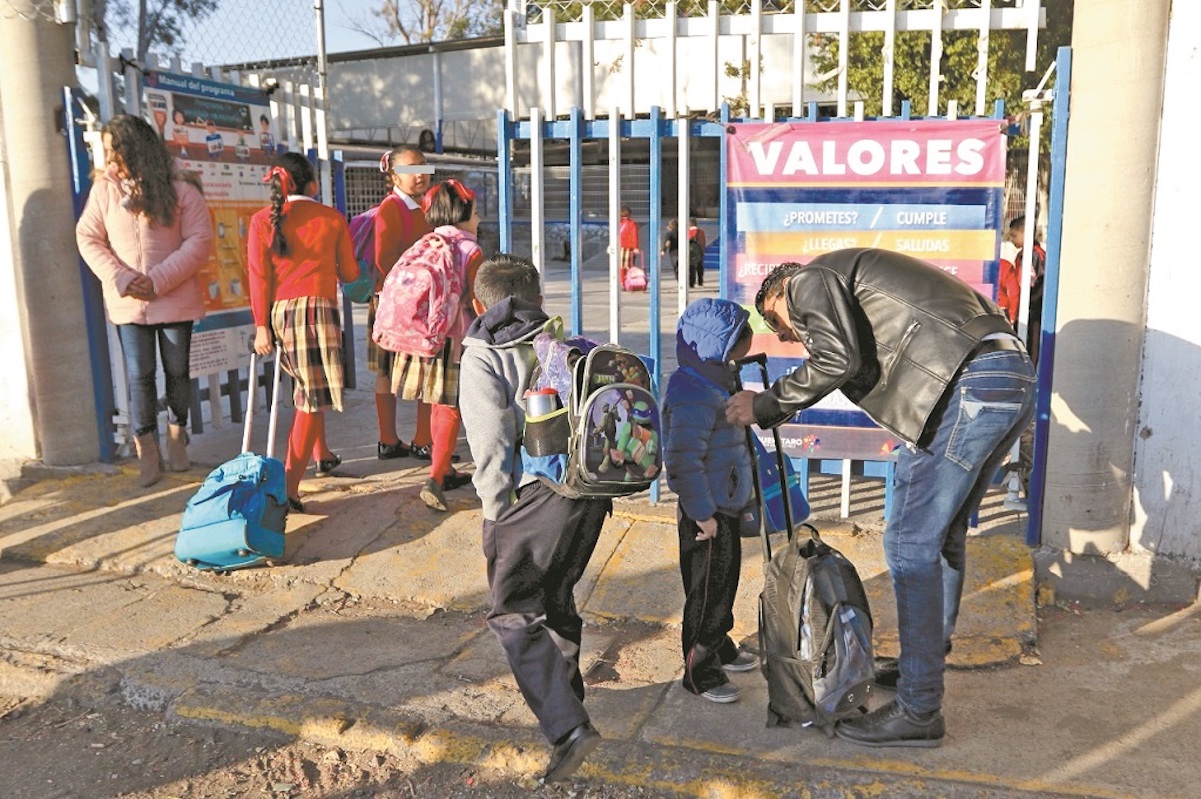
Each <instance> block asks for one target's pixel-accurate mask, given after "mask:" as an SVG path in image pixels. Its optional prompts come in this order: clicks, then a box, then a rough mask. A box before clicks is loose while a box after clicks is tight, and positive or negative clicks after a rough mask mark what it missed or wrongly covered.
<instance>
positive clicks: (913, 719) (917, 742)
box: [834, 699, 947, 749]
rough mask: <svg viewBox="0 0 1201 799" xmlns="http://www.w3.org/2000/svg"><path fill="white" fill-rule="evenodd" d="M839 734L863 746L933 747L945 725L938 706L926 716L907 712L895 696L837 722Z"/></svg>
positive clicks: (939, 738)
mask: <svg viewBox="0 0 1201 799" xmlns="http://www.w3.org/2000/svg"><path fill="white" fill-rule="evenodd" d="M834 731H835V732H836V733H837V734H838V737H839V738H844V739H846V740H848V741H852V742H854V743H857V744H861V745H863V746H910V747H919V748H923V749H933V748H935V747H938V746H942V739H943V737H944V736H945V735H946V734H947V725H946V722H945V721H944V720H943V717H942V713H940V712H938V711H937V710H936V711H934V712H933V713H931V714H929V716H928V718H922V717H919V716H917V715H915V714H913V713H909V712H908V711H907V710H905V709H904V708H903V707H901V705H900V704H899V703H898V702H897V701H896V700H895V699H894V700H893V701H892V702H889V703H888V704H887V705H884V706H883V707H880V708H876V709H875V710H873V711H872V712H871V713H868V714H867V715H866V716H861V717H860V718H857V719H847V720H845V721H840V722H838V726H837V727H835V728H834Z"/></svg>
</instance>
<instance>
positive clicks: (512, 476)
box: [459, 297, 548, 521]
mask: <svg viewBox="0 0 1201 799" xmlns="http://www.w3.org/2000/svg"><path fill="white" fill-rule="evenodd" d="M547 321H548V318H547V316H546V313H545V312H544V311H543V310H542V308H541V307H539V306H537V305H535V304H533V303H530V302H526V301H524V300H520V299H517V298H516V297H507V298H506V299H504V300H502V301H501V302H499V303H497V304H496V305H494V306H492V307H491V308H489V309H488V310H487V311H485V312H484V314H483V316H480V317H479V318H478V319H476V320H475V321H474V322H473V323H472V325H471V327H470V329H468V331H467V336H466V338H464V339H463V359H462V362H461V364H460V371H459V411H460V412H461V413H462V415H463V427H464V428H465V429H466V430H467V444H468V446H470V447H471V459H472V461H474V463H475V476H474V477H473V478H472V482H473V483H474V485H475V491H476V493H477V494H478V495H479V497H480V501H481V502H482V503H483V505H484V518H485V519H487V520H489V521H496V520H497V519H499V518H500V516H501V515H502V514H503V513H504V512H505V510H506V509H508V507H509V506H510V505H512V504H513V502H514V500H515V491H516V489H517V488H519V487H520V486H523V485H525V484H526V483H532V482H535V481H536V480H537V479H538V478H536V477H534V476H532V475H527V474H525V473H524V472H523V471H522V468H521V452H520V441H521V433H522V430H523V429H524V428H525V404H524V401H523V395H524V394H525V389H526V386H527V385H528V383H529V378H530V372H531V371H532V369H533V367H534V364H535V363H536V362H537V360H538V359H537V356H536V355H535V354H534V348H533V346H532V342H533V339H534V336H535V335H537V334H538V333H539V332H541V331H542V329H543V328H544V327H545V326H546V323H547Z"/></svg>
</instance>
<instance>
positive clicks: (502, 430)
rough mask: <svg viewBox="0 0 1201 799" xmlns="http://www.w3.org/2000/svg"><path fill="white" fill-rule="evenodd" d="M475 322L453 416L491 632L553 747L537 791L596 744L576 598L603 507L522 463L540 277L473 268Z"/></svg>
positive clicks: (492, 266) (523, 268) (511, 261)
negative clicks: (479, 535) (465, 456)
mask: <svg viewBox="0 0 1201 799" xmlns="http://www.w3.org/2000/svg"><path fill="white" fill-rule="evenodd" d="M474 290H475V299H474V301H473V302H474V305H475V310H476V313H478V314H479V317H478V318H477V319H476V320H475V322H473V323H472V325H471V328H470V329H469V330H468V331H467V335H466V337H465V338H464V340H463V360H462V363H461V367H460V373H459V385H460V391H459V408H460V410H461V412H462V415H463V424H464V426H465V427H466V429H467V443H468V445H469V446H470V447H471V456H472V460H473V461H474V462H475V466H476V470H475V476H474V479H473V482H474V484H475V490H476V493H478V494H479V497H480V500H481V501H482V503H483V506H484V508H483V510H484V531H483V541H484V556H485V557H486V558H487V562H488V587H489V590H490V592H491V594H492V610H491V611H490V612H489V613H488V627H489V628H490V629H491V630H492V632H493V633H495V634H496V637H497V639H499V641H500V644H501V647H502V648H504V650H505V655H506V657H507V658H508V660H509V667H510V668H511V669H512V671H513V677H514V678H515V679H516V680H517V686H518V688H520V689H521V694H522V696H523V697H525V701H526V704H527V705H529V707H530V710H532V711H533V712H534V715H535V716H536V717H537V718H538V725H539V727H540V729H541V730H542V734H543V735H545V736H546V738H547V740H549V741H550V742H551V744H552V749H551V755H550V761H549V762H548V764H547V767H546V771H545V772H544V773H543V775H542V781H543V782H553V781H555V780H561V779H565V778H567V777H569V776H570V775H571V774H573V773H574V772H575V771H576V770H577V769H578V768H579V767H580V765H582V764H583V762H584V758H585V757H587V756H588V754H589V753H590V752H591V751H592V750H593V749H595V748H596V746H597V744H598V743H600V733H598V732H597V731H596V730H595V729H594V728H593V727H592V724H591V722H590V720H589V717H588V712H587V711H586V710H585V709H584V678H583V676H582V675H581V674H580V665H579V656H580V640H581V634H582V630H583V620H582V619H580V614H579V612H578V611H577V609H576V606H575V597H574V595H573V589H574V588H575V584H576V583H577V582H578V581H579V579H580V577H581V576H583V574H584V569H585V567H587V565H588V560H589V558H591V557H592V551H593V550H594V549H595V547H596V542H597V539H598V538H599V537H600V531H601V526H602V525H603V524H604V521H605V516H606V515H608V514H609V513H610V512H611V511H612V508H613V504H612V502H611V501H610V500H608V499H567V498H566V497H563V496H561V495H559V494H556V493H555V492H554V491H552V490H551V489H550V488H549V487H547V486H546V485H544V484H542V483H541V482H539V481H538V479H537V478H536V477H534V476H533V475H528V474H525V473H524V472H523V471H522V464H521V449H520V446H521V444H520V442H521V434H522V430H523V428H524V427H525V408H524V404H523V395H524V393H525V389H526V387H527V386H528V385H529V382H530V372H531V371H532V369H533V367H534V364H535V363H536V362H537V357H536V355H535V354H534V346H533V340H534V337H535V336H536V335H537V334H538V333H540V332H542V330H543V329H544V328H545V327H546V325H547V322H548V321H549V320H548V318H547V316H546V313H545V312H544V311H543V310H542V288H541V282H540V280H539V277H538V270H537V269H535V268H534V265H533V264H532V263H530V262H529V261H527V260H525V259H524V258H518V257H516V256H511V255H503V254H502V255H498V256H496V257H495V258H493V259H492V260H490V261H487V262H485V263H484V264H483V265H481V266H480V268H479V271H478V272H477V273H476V278H475V286H474Z"/></svg>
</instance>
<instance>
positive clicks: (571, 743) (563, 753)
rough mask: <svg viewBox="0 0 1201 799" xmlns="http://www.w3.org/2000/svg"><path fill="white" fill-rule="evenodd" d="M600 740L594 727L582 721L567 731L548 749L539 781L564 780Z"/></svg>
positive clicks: (577, 767)
mask: <svg viewBox="0 0 1201 799" xmlns="http://www.w3.org/2000/svg"><path fill="white" fill-rule="evenodd" d="M600 742H601V735H600V733H599V732H597V731H596V729H595V728H594V727H593V726H592V725H591V724H589V723H588V722H586V721H585V722H584V723H583V724H581V725H580V726H578V727H576V728H575V729H574V730H572V731H571V732H569V733H567V735H566V737H564V738H563V740H561V741H560V742H559V743H557V744H555V746H554V748H553V749H551V751H550V761H549V762H548V763H547V764H546V773H545V774H543V775H542V779H541V780H540V782H542V783H544V784H545V783H548V782H556V781H558V780H565V779H567V778H568V777H570V776H571V775H572V774H575V773H576V771H578V770H579V768H580V766H582V765H584V758H586V757H588V755H589V754H591V752H592V750H593V749H595V748H596V747H597V745H598V744H599V743H600Z"/></svg>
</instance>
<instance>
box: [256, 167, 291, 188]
mask: <svg viewBox="0 0 1201 799" xmlns="http://www.w3.org/2000/svg"><path fill="white" fill-rule="evenodd" d="M276 178H279V188H280V191H282V192H283V193H284V194H295V193H296V182H295V181H293V180H292V173H291V172H289V171H288V170H286V169H284V168H283V167H282V166H273V167H271V169H270V170H268V172H267V174H266V175H265V176H264V177H263V182H264V183H270V182H271V181H272V180H274V179H276Z"/></svg>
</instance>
